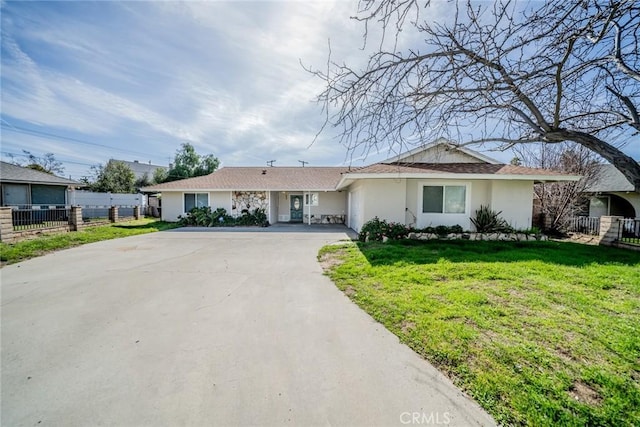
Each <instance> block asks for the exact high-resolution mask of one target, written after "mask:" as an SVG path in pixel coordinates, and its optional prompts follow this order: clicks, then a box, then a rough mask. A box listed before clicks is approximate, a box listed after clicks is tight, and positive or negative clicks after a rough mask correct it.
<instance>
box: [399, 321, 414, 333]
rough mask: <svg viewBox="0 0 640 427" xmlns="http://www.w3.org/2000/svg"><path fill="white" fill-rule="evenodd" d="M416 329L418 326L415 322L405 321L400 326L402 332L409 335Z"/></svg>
mask: <svg viewBox="0 0 640 427" xmlns="http://www.w3.org/2000/svg"><path fill="white" fill-rule="evenodd" d="M415 328H416V324H415V323H414V322H410V321H408V320H403V321H402V323H401V324H400V330H401V331H402V333H403V334H406V333H409V332H411V331H413V330H414V329H415Z"/></svg>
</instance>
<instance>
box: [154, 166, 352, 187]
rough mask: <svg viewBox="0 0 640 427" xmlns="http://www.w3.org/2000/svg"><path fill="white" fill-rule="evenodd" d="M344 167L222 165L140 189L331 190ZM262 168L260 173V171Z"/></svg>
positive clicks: (344, 170) (338, 179)
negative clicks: (193, 176)
mask: <svg viewBox="0 0 640 427" xmlns="http://www.w3.org/2000/svg"><path fill="white" fill-rule="evenodd" d="M347 170H348V168H346V167H304V168H303V167H299V166H298V167H280V166H278V167H267V168H265V167H224V168H222V169H219V170H217V171H215V172H213V173H212V174H209V175H205V176H198V177H195V178H188V179H182V180H180V181H172V182H166V183H164V184H158V185H153V186H150V187H146V188H143V189H142V190H143V191H149V192H151V191H163V190H165V191H171V190H174V191H179V190H277V191H293V190H318V191H331V190H335V189H336V185H337V184H338V182H339V181H340V178H342V175H341V174H342V173H343V172H346V171H347ZM263 171H264V173H263Z"/></svg>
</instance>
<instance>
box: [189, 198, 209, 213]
mask: <svg viewBox="0 0 640 427" xmlns="http://www.w3.org/2000/svg"><path fill="white" fill-rule="evenodd" d="M203 206H209V194H208V193H184V211H185V212H189V211H190V210H191V209H193V208H201V207H203Z"/></svg>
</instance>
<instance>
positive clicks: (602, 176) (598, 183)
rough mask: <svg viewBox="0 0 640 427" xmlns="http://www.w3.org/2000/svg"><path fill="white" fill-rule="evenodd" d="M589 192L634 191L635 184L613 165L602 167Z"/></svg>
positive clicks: (588, 189)
mask: <svg viewBox="0 0 640 427" xmlns="http://www.w3.org/2000/svg"><path fill="white" fill-rule="evenodd" d="M587 191H592V192H594V193H604V192H607V191H634V188H633V184H631V182H629V180H628V179H627V178H626V177H625V176H624V175H623V174H622V172H620V171H619V170H618V169H616V167H615V166H613V165H611V164H605V165H600V167H599V168H598V172H597V177H596V179H595V180H594V183H593V184H591V185H590V186H589V187H588V188H587Z"/></svg>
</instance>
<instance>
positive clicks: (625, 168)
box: [544, 130, 640, 192]
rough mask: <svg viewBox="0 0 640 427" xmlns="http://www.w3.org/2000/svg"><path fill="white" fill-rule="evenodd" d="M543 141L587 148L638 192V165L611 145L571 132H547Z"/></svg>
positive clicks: (639, 183) (639, 190)
mask: <svg viewBox="0 0 640 427" xmlns="http://www.w3.org/2000/svg"><path fill="white" fill-rule="evenodd" d="M544 139H545V140H546V141H549V142H561V141H573V142H577V143H578V144H580V145H582V146H584V147H587V148H588V149H589V150H591V151H593V152H594V153H597V154H599V155H600V156H602V157H603V158H604V159H605V160H607V161H608V162H610V163H611V164H612V165H613V166H615V167H616V169H618V170H619V171H620V172H622V174H623V175H624V176H625V177H626V178H627V179H628V180H629V182H631V184H633V187H634V188H635V191H637V192H640V164H638V162H636V161H635V160H633V158H632V157H630V156H628V155H626V154H625V153H623V152H622V151H620V150H619V149H617V148H616V147H614V146H613V145H611V144H608V143H606V142H604V141H603V140H601V139H599V138H597V137H595V136H593V135H591V134H588V133H584V132H578V131H572V130H557V131H552V132H548V133H547V134H545V135H544Z"/></svg>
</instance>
